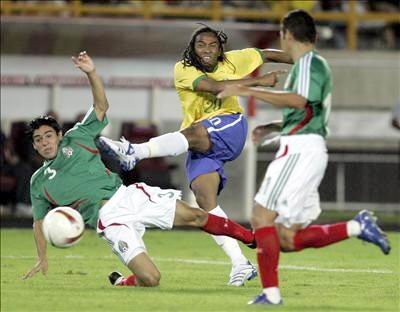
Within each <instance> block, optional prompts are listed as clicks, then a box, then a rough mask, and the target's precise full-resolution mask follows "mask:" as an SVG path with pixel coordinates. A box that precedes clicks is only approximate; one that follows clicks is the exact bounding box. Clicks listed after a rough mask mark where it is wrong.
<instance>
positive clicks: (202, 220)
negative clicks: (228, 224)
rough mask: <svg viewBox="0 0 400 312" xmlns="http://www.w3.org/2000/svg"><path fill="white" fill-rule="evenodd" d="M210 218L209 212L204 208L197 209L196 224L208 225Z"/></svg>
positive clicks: (199, 225)
mask: <svg viewBox="0 0 400 312" xmlns="http://www.w3.org/2000/svg"><path fill="white" fill-rule="evenodd" d="M207 220H208V213H207V212H205V211H204V210H202V209H196V225H197V226H198V227H203V226H205V225H206V223H207Z"/></svg>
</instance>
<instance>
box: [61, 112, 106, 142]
mask: <svg viewBox="0 0 400 312" xmlns="http://www.w3.org/2000/svg"><path fill="white" fill-rule="evenodd" d="M107 124H108V118H107V115H106V116H105V117H104V120H103V121H100V120H98V119H97V115H96V112H95V111H94V107H93V106H92V107H91V108H90V109H89V110H88V112H87V113H86V115H85V117H84V118H83V119H82V121H81V122H78V123H76V124H75V126H74V127H73V128H72V129H71V130H69V131H68V132H67V133H66V135H67V134H68V133H76V132H82V133H85V135H89V136H90V137H92V138H95V137H96V136H98V135H99V134H100V132H101V131H102V130H103V129H104V128H105V127H106V126H107Z"/></svg>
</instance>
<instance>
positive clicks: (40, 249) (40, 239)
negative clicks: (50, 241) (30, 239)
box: [23, 220, 48, 279]
mask: <svg viewBox="0 0 400 312" xmlns="http://www.w3.org/2000/svg"><path fill="white" fill-rule="evenodd" d="M42 223H43V220H36V221H35V222H34V223H33V233H34V236H35V242H36V249H37V254H38V261H37V263H36V264H35V266H34V267H33V268H32V269H31V270H30V271H29V272H28V273H26V274H25V275H24V276H23V279H28V278H30V277H32V276H33V275H35V274H36V273H38V272H39V271H41V272H42V273H43V275H47V269H48V263H47V256H46V249H47V243H46V240H45V238H44V235H43V232H42Z"/></svg>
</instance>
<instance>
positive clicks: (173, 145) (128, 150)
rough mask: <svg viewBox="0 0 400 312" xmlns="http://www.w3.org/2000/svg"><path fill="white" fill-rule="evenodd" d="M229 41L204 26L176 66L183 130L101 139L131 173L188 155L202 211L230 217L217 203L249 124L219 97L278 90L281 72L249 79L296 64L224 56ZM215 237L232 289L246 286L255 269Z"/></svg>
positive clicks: (260, 53) (275, 55)
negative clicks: (248, 89)
mask: <svg viewBox="0 0 400 312" xmlns="http://www.w3.org/2000/svg"><path fill="white" fill-rule="evenodd" d="M226 41H227V36H226V34H225V33H224V32H223V31H219V30H216V29H213V28H211V27H208V26H204V27H203V26H202V27H200V28H199V29H197V30H196V31H195V32H194V33H193V35H192V37H191V39H190V42H189V44H188V46H187V47H186V49H185V51H184V53H183V58H182V60H181V61H179V62H177V63H176V64H175V68H174V83H175V88H176V90H177V92H178V95H179V98H180V101H181V105H182V111H183V121H182V124H181V130H180V131H177V132H173V133H167V134H164V135H161V136H158V137H155V138H152V139H151V140H150V141H149V142H146V143H144V144H130V143H129V142H127V141H126V140H121V142H115V141H112V140H109V139H107V138H103V137H101V138H100V143H101V144H102V147H103V149H104V150H105V151H107V152H108V153H109V154H111V156H116V157H117V158H118V159H119V161H120V163H121V166H122V168H123V169H124V170H131V169H132V168H133V167H134V165H135V163H136V161H139V160H141V159H143V158H149V157H162V156H176V155H179V154H182V153H185V152H188V156H187V160H186V175H187V178H188V180H189V185H190V188H191V189H192V190H193V193H194V195H195V197H196V201H197V203H198V205H199V207H200V208H202V209H203V210H205V211H208V212H209V213H211V214H214V215H217V216H220V217H225V218H226V217H227V215H226V213H225V212H224V210H223V209H222V208H221V207H220V205H219V204H218V195H219V194H220V192H221V191H222V190H223V189H224V187H225V184H226V183H227V177H226V175H225V172H224V165H225V163H226V162H228V161H233V160H235V159H236V158H237V157H238V156H239V155H240V153H241V152H242V150H243V147H244V144H245V141H246V137H247V121H246V118H245V117H244V115H243V113H244V110H243V108H242V107H241V106H240V104H239V101H238V99H237V97H235V96H232V97H228V98H226V99H223V100H221V99H218V98H217V97H216V94H217V93H218V92H219V91H221V90H222V89H223V87H224V86H226V85H231V84H244V85H246V86H270V87H273V86H274V85H275V84H276V83H277V81H278V74H279V73H280V72H281V71H276V72H270V73H267V74H265V75H263V76H261V77H247V76H248V75H249V74H251V73H252V72H253V71H254V70H255V69H256V68H258V67H260V66H261V65H262V64H263V63H264V62H282V63H292V60H291V58H290V57H289V56H288V55H287V54H286V53H283V52H282V51H279V50H270V49H265V50H259V49H256V48H247V49H242V50H233V51H227V52H225V51H224V44H225V43H226ZM213 238H214V239H215V241H216V243H217V244H218V245H219V246H220V247H221V248H222V249H223V250H224V252H225V253H226V254H227V255H228V257H229V258H230V259H231V262H232V270H231V273H230V276H229V281H228V285H232V286H242V285H243V284H244V283H245V281H247V280H251V279H253V278H255V277H256V275H257V270H256V268H255V267H254V266H253V264H251V263H250V262H249V261H248V260H247V258H246V257H245V256H244V255H243V253H242V251H241V249H240V247H239V245H238V243H237V242H236V241H235V240H233V239H231V238H229V237H221V236H218V237H216V236H214V237H213Z"/></svg>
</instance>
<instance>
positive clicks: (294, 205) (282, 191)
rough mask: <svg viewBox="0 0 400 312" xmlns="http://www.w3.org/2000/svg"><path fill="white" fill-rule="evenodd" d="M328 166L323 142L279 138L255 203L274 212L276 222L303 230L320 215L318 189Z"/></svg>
mask: <svg viewBox="0 0 400 312" xmlns="http://www.w3.org/2000/svg"><path fill="white" fill-rule="evenodd" d="M327 163H328V154H327V149H326V145H325V141H324V139H323V138H322V137H321V136H319V135H316V134H303V135H290V136H282V137H281V139H280V148H279V150H278V152H277V153H276V158H275V160H274V161H272V162H271V163H270V165H269V166H268V169H267V172H266V174H265V177H264V180H263V182H262V184H261V186H260V189H259V190H258V192H257V194H256V196H255V199H254V200H255V201H256V202H257V203H258V204H260V205H261V206H263V207H265V208H266V209H269V210H272V211H276V212H277V213H278V217H277V218H276V220H275V222H276V223H279V224H283V225H284V226H285V227H291V226H292V225H294V224H302V225H303V226H304V227H305V226H307V225H309V224H310V223H311V222H312V221H314V220H315V219H317V218H318V216H319V214H320V213H321V208H320V203H319V194H318V187H319V185H320V183H321V180H322V178H323V176H324V173H325V169H326V166H327Z"/></svg>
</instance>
